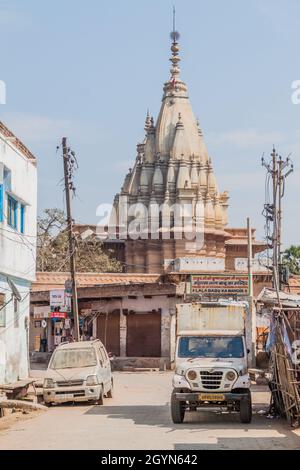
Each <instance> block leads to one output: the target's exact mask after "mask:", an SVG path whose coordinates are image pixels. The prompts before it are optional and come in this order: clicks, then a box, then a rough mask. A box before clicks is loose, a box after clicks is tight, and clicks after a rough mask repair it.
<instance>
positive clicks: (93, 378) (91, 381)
mask: <svg viewBox="0 0 300 470" xmlns="http://www.w3.org/2000/svg"><path fill="white" fill-rule="evenodd" d="M86 384H87V385H88V386H90V385H98V377H97V375H88V377H87V378H86Z"/></svg>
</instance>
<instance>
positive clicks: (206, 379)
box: [200, 370, 223, 390]
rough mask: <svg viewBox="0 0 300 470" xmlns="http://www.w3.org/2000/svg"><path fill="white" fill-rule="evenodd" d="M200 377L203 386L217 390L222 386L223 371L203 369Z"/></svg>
mask: <svg viewBox="0 0 300 470" xmlns="http://www.w3.org/2000/svg"><path fill="white" fill-rule="evenodd" d="M200 377H201V383H202V387H203V388H205V389H206V390H217V389H218V388H220V386H221V382H222V377H223V371H214V372H209V371H208V370H201V371H200Z"/></svg>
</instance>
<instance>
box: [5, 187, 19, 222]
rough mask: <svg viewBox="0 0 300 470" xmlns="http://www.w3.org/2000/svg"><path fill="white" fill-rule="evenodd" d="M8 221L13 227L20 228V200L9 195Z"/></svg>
mask: <svg viewBox="0 0 300 470" xmlns="http://www.w3.org/2000/svg"><path fill="white" fill-rule="evenodd" d="M7 223H8V225H10V226H11V227H12V228H15V229H17V228H18V202H17V201H16V200H15V199H14V198H13V197H11V196H9V195H8V196H7Z"/></svg>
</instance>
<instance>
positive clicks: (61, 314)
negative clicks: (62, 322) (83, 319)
mask: <svg viewBox="0 0 300 470" xmlns="http://www.w3.org/2000/svg"><path fill="white" fill-rule="evenodd" d="M51 318H58V319H63V318H67V314H66V312H51Z"/></svg>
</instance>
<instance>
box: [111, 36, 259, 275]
mask: <svg viewBox="0 0 300 470" xmlns="http://www.w3.org/2000/svg"><path fill="white" fill-rule="evenodd" d="M171 37H172V44H171V58H170V61H171V69H170V78H169V80H168V81H167V82H166V83H165V84H164V88H163V97H162V104H161V108H160V111H159V115H158V118H157V120H156V122H155V121H154V119H153V117H151V116H150V115H149V112H148V113H147V116H146V122H145V137H144V140H143V142H142V143H139V144H138V145H137V156H136V160H135V163H134V166H133V168H132V169H130V170H129V172H128V174H127V175H126V176H125V180H124V183H123V186H122V188H121V191H120V193H119V194H117V195H116V196H115V200H114V208H115V217H116V219H115V224H116V225H117V232H118V236H119V238H123V239H125V248H124V249H125V256H124V258H125V265H126V271H127V272H140V273H163V272H170V271H171V272H172V271H186V270H187V271H189V272H224V271H226V270H234V269H235V265H236V259H240V258H245V257H247V233H246V229H229V228H227V223H228V217H227V209H228V199H229V195H228V192H227V191H223V192H220V191H219V189H218V185H217V181H216V177H215V174H214V170H213V165H212V161H211V159H210V157H209V155H208V152H207V149H206V146H205V142H204V138H203V133H202V130H201V128H200V126H199V122H198V120H197V119H196V117H195V115H194V112H193V110H192V107H191V103H190V100H189V96H188V89H187V85H186V84H185V83H184V82H183V81H182V79H181V77H180V68H179V62H180V56H179V44H178V38H179V34H178V33H177V32H175V31H173V33H171ZM124 201H125V203H126V207H127V209H126V214H127V215H129V216H128V217H127V219H126V223H123V222H122V220H123V214H120V211H122V210H123V207H124ZM129 227H131V229H130V228H129ZM124 230H125V231H124ZM124 233H125V236H124ZM252 236H253V252H254V254H256V253H257V252H259V251H262V250H263V249H264V243H261V242H257V241H255V237H254V231H253V234H252Z"/></svg>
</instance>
